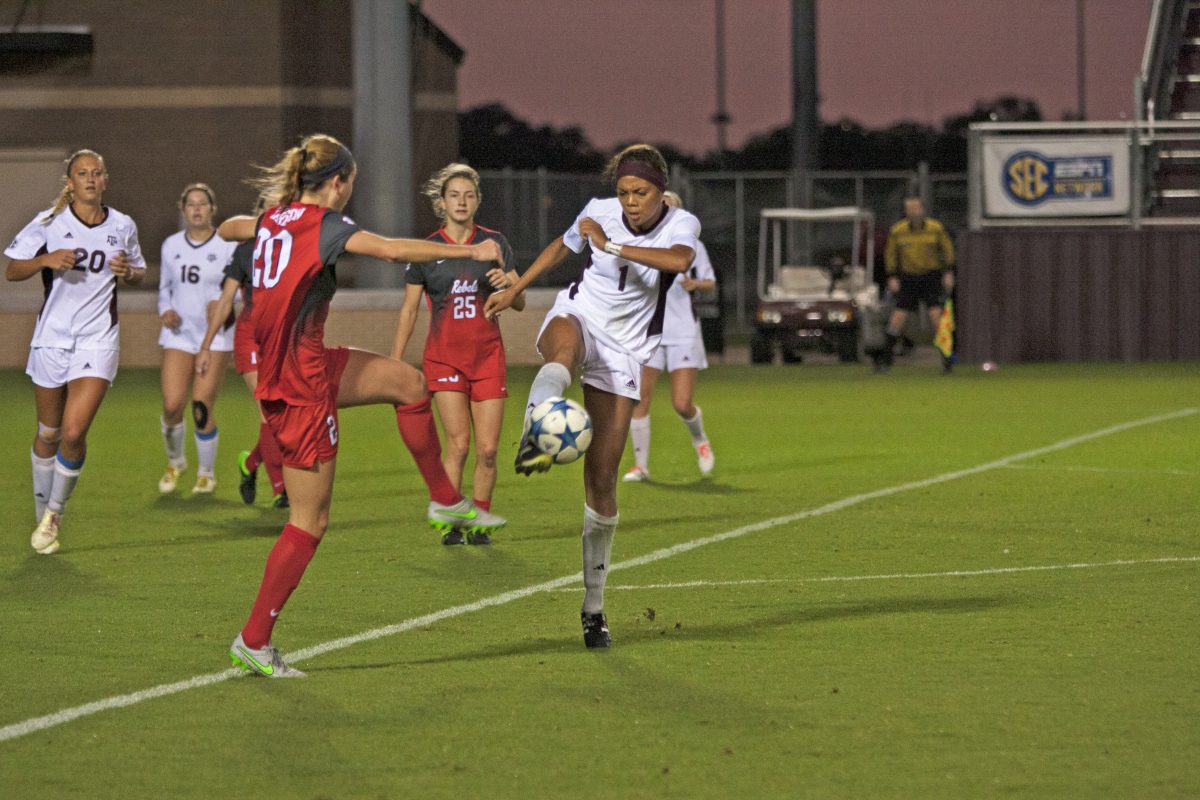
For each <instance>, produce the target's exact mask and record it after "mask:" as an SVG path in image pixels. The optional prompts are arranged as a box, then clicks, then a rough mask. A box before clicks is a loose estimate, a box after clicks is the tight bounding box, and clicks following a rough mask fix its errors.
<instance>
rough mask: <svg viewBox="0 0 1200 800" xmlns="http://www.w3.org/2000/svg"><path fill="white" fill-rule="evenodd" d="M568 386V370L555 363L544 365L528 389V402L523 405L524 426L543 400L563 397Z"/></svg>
mask: <svg viewBox="0 0 1200 800" xmlns="http://www.w3.org/2000/svg"><path fill="white" fill-rule="evenodd" d="M570 385H571V371H570V370H569V369H567V368H566V367H564V366H563V365H562V364H559V363H558V362H557V361H551V362H550V363H549V364H544V365H543V366H542V368H541V369H539V370H538V374H537V375H536V376H535V377H534V379H533V385H531V386H530V387H529V402H528V403H526V405H525V422H526V424H528V422H529V412H530V411H533V409H534V408H536V407H537V406H538V405H539V404H540V403H541V402H542V401H543V400H549V399H550V398H551V397H563V396H564V395H566V393H567V388H568V387H569V386H570Z"/></svg>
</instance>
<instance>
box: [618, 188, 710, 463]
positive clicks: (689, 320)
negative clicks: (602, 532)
mask: <svg viewBox="0 0 1200 800" xmlns="http://www.w3.org/2000/svg"><path fill="white" fill-rule="evenodd" d="M664 200H665V202H666V203H667V204H668V205H672V206H675V207H676V208H683V198H681V197H680V196H679V195H677V194H676V193H675V192H664ZM716 285H717V276H716V274H715V273H714V272H713V267H712V262H711V261H709V260H708V251H707V250H705V249H704V243H703V242H700V241H697V242H696V260H695V261H693V262H692V266H691V268H690V269H689V270H688V271H687V272H685V273H684V274H683V276H682V277H681V278H680V279H679V280H676V281H675V282H674V283H672V284H671V289H670V291H668V292H667V314H666V320H665V321H664V323H663V334H662V341H661V342H660V343H659V346H658V350H656V351H655V353H654V355H653V356H651V358H650V360H649V361H648V362H646V364H645V365H644V366H643V367H642V397H641V400H639V401H638V404H637V406H636V407H635V408H634V409H633V419H632V420H630V421H629V438H630V439H631V440H632V441H633V457H634V461H635V463H634V465H633V466H632V467H630V468H629V471H628V472H626V473H625V480H626V481H648V480H650V401H651V399H652V398H653V396H654V387H655V385H657V383H658V376H659V374H660V373H661V372H662V371H663V370H666V371H667V373H668V374H669V375H670V376H671V404H672V405H673V406H674V407H675V413H676V414H678V415H679V419H681V420H682V421H683V424H684V425H686V426H687V429H688V433H690V434H691V436H692V447H693V448H694V449H695V451H696V459H697V461H698V462H699V465H700V474H701V475H704V476H708V475H711V474H712V471H713V466H714V465H715V463H716V459H715V458H714V456H713V451H712V444H710V443H709V441H708V434H707V433H705V432H704V417H703V415H702V414H701V413H700V407H699V406H697V405H696V404H695V403H693V402H692V396H693V394H694V393H695V391H696V378H697V377H698V376H699V374H700V370H702V369H707V368H708V358H707V357H706V356H705V354H704V339H703V337H702V336H701V335H700V318H699V316H697V314H696V306H695V303H694V302H693V300H692V293H693V292H707V291H710V290H712V289H714V288H716Z"/></svg>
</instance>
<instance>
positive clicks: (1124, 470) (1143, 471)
mask: <svg viewBox="0 0 1200 800" xmlns="http://www.w3.org/2000/svg"><path fill="white" fill-rule="evenodd" d="M1005 469H1048V470H1054V471H1055V472H1119V473H1122V474H1125V475H1184V476H1187V477H1193V476H1196V475H1200V472H1197V471H1196V470H1194V469H1129V468H1127V467H1126V468H1123V467H1074V466H1069V465H1066V464H1063V465H1061V466H1060V465H1057V464H1009V465H1008V466H1006V467H1005Z"/></svg>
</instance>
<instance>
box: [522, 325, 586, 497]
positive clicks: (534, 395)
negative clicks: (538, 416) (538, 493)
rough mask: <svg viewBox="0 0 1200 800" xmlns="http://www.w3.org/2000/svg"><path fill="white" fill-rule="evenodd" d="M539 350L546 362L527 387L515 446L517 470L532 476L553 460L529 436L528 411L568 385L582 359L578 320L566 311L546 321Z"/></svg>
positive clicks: (559, 394)
mask: <svg viewBox="0 0 1200 800" xmlns="http://www.w3.org/2000/svg"><path fill="white" fill-rule="evenodd" d="M538 352H539V353H541V354H542V357H543V358H545V359H546V363H545V364H544V365H543V366H542V368H541V369H540V370H538V374H537V375H536V376H535V377H534V379H533V383H532V384H531V385H530V387H529V400H528V401H527V402H526V403H525V421H524V423H523V425H522V427H521V441H520V444H518V446H517V461H516V469H517V472H518V473H520V474H522V475H532V474H533V473H534V472H545V471H547V470H548V469H550V466H551V464H553V463H554V462H553V461H552V460H551V458H550V456H548V455H546V454H545V453H543V452H542V451H541V450H538V449H537V446H536V445H535V444H534V443H533V442H532V441H530V439H529V413H530V412H531V411H533V409H534V408H536V407H537V406H538V405H540V404H541V403H542V402H543V401H545V400H549V399H550V398H551V397H563V396H565V395H566V393H567V389H568V388H569V387H570V386H571V380H572V378H571V376H572V374H573V373H574V372H575V370H576V369H577V368H578V367H579V364H581V363H582V362H583V356H584V343H583V334H582V332H581V331H580V328H579V321H578V320H576V319H575V318H574V317H572V316H570V315H569V314H563V315H560V316H557V317H555V318H554V319H552V320H550V321H549V322H548V323H546V327H545V330H543V331H542V335H541V336H540V337H539V338H538Z"/></svg>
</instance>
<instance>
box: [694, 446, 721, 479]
mask: <svg viewBox="0 0 1200 800" xmlns="http://www.w3.org/2000/svg"><path fill="white" fill-rule="evenodd" d="M696 460H697V461H698V462H699V464H700V474H701V475H711V474H712V471H713V466H714V465H715V464H716V463H717V457H716V456H714V455H713V451H712V445H711V444H709V443H708V441H707V440H705V441H703V442H701V443H700V444H698V445H696Z"/></svg>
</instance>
